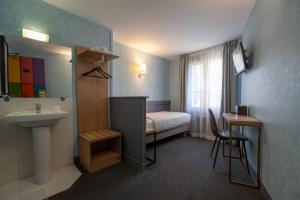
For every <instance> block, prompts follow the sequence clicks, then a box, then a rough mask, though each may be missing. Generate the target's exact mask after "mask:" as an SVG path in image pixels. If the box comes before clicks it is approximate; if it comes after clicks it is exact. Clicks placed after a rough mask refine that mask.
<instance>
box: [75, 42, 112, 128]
mask: <svg viewBox="0 0 300 200" xmlns="http://www.w3.org/2000/svg"><path fill="white" fill-rule="evenodd" d="M83 50H84V48H82V47H77V48H76V53H77V55H79V54H80V53H81V52H82V51H83ZM99 59H100V58H99ZM90 60H91V59H90V58H88V57H86V56H77V126H78V134H81V133H84V132H87V131H95V130H100V129H104V128H108V80H106V79H98V78H93V77H84V76H81V74H82V73H84V72H87V71H89V70H91V69H92V66H91V64H92V63H91V61H90ZM102 69H103V70H104V71H106V72H107V70H108V65H107V64H105V65H104V67H103V68H102Z"/></svg>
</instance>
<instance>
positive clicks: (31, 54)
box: [1, 34, 72, 98]
mask: <svg viewBox="0 0 300 200" xmlns="http://www.w3.org/2000/svg"><path fill="white" fill-rule="evenodd" d="M4 36H5V39H6V42H7V47H8V52H9V55H8V56H7V68H6V71H7V73H6V74H7V86H8V89H7V93H8V94H9V95H10V97H11V98H42V97H47V98H58V97H62V96H64V97H72V64H71V63H70V60H71V58H72V49H71V48H69V47H63V46H58V45H53V44H49V43H45V42H39V41H35V40H32V39H27V38H22V37H18V36H12V35H9V34H4ZM4 68H5V67H4ZM1 71H2V70H1ZM1 75H2V73H1ZM1 80H2V77H1Z"/></svg>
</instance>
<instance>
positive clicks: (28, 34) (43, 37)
mask: <svg viewBox="0 0 300 200" xmlns="http://www.w3.org/2000/svg"><path fill="white" fill-rule="evenodd" d="M22 37H24V38H29V39H33V40H38V41H42V42H49V40H50V36H49V35H48V34H45V33H40V32H36V31H32V30H29V29H26V28H22Z"/></svg>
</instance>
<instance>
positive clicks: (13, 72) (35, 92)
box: [8, 55, 46, 97]
mask: <svg viewBox="0 0 300 200" xmlns="http://www.w3.org/2000/svg"><path fill="white" fill-rule="evenodd" d="M8 77H9V78H8V81H9V95H10V96H11V97H41V96H45V95H44V94H45V91H46V85H45V63H44V59H42V58H32V57H25V56H11V55H10V56H9V63H8ZM41 94H43V95H41Z"/></svg>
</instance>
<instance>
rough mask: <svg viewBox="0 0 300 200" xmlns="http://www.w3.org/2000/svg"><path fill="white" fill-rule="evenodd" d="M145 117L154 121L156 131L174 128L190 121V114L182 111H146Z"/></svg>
mask: <svg viewBox="0 0 300 200" xmlns="http://www.w3.org/2000/svg"><path fill="white" fill-rule="evenodd" d="M146 117H147V118H148V119H150V120H152V121H153V122H154V126H155V129H156V131H157V132H161V131H164V130H168V129H172V128H176V127H178V126H181V125H183V124H186V123H190V122H191V115H190V114H189V113H182V112H167V111H161V112H153V113H147V114H146Z"/></svg>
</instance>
